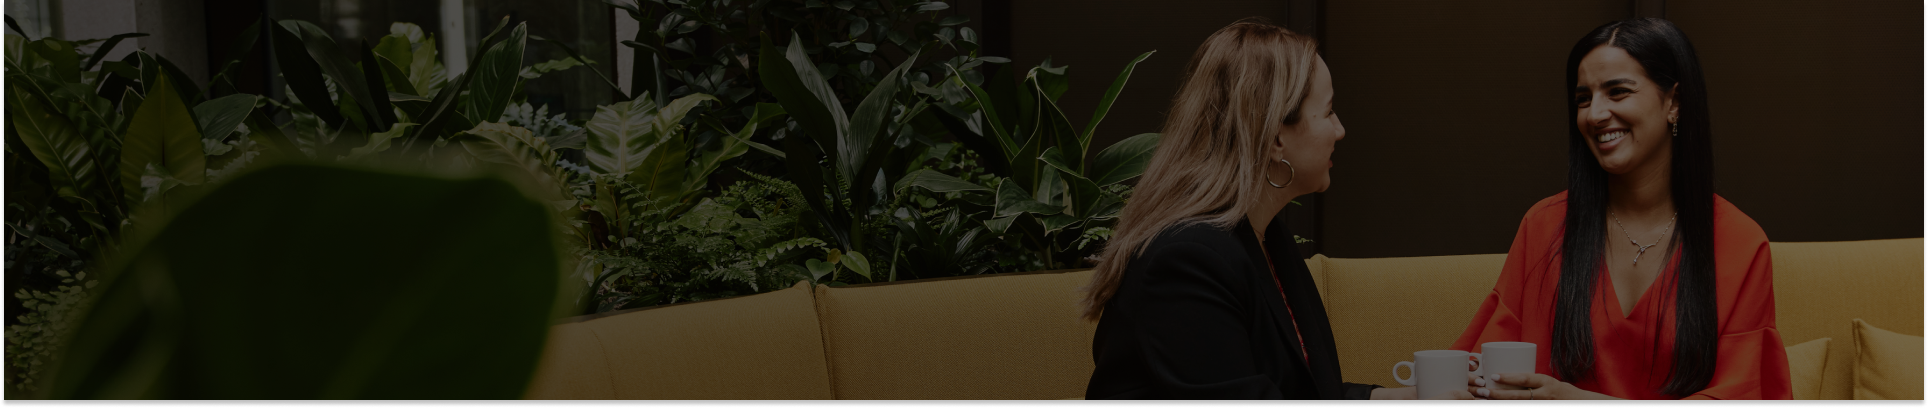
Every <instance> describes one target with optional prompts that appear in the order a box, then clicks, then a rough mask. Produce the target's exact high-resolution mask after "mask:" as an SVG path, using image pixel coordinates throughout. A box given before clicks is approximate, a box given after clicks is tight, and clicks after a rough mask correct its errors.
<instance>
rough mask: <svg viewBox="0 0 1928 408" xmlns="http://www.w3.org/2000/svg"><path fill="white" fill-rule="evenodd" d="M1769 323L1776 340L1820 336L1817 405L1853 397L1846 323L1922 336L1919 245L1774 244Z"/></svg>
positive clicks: (1884, 242) (1907, 242)
mask: <svg viewBox="0 0 1928 408" xmlns="http://www.w3.org/2000/svg"><path fill="white" fill-rule="evenodd" d="M1768 245H1769V246H1770V248H1771V249H1772V251H1773V256H1774V319H1775V325H1776V328H1777V329H1779V330H1780V332H1781V342H1782V343H1786V344H1788V345H1795V344H1801V343H1803V342H1807V341H1809V340H1814V339H1818V338H1823V337H1829V338H1833V339H1835V341H1834V342H1833V343H1832V344H1831V345H1829V346H1828V359H1827V368H1826V370H1827V372H1826V373H1825V374H1824V375H1822V377H1821V378H1822V381H1823V383H1822V385H1821V398H1822V399H1853V398H1854V383H1853V377H1854V375H1853V372H1854V371H1853V368H1854V364H1853V362H1854V357H1855V356H1854V346H1853V344H1852V342H1847V341H1841V339H1852V338H1854V330H1853V327H1854V325H1853V321H1854V319H1861V320H1864V321H1867V322H1868V324H1872V325H1875V326H1876V327H1880V328H1883V329H1887V330H1889V331H1893V332H1895V333H1901V334H1906V335H1911V336H1919V335H1921V334H1922V313H1921V305H1922V296H1921V290H1922V239H1921V238H1912V239H1885V240H1876V241H1845V242H1775V243H1770V244H1768Z"/></svg>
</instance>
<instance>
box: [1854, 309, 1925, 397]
mask: <svg viewBox="0 0 1928 408" xmlns="http://www.w3.org/2000/svg"><path fill="white" fill-rule="evenodd" d="M1921 346H1922V339H1921V336H1909V335H1906V334H1900V333H1895V332H1891V331H1887V330H1882V329H1880V328H1877V327H1874V326H1873V325H1870V324H1868V322H1864V321H1861V319H1854V350H1855V351H1854V399H1858V400H1918V399H1922V390H1921V385H1922V382H1921V381H1922V373H1921V369H1922V351H1921Z"/></svg>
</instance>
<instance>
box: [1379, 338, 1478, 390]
mask: <svg viewBox="0 0 1928 408" xmlns="http://www.w3.org/2000/svg"><path fill="white" fill-rule="evenodd" d="M1477 355H1479V354H1478V353H1468V352H1465V351H1460V350H1426V351H1415V352H1413V361H1401V362H1399V363H1398V364H1393V365H1392V379H1393V380H1394V381H1398V382H1399V383H1400V384H1403V385H1408V386H1414V387H1419V393H1418V394H1417V396H1418V398H1419V399H1428V398H1438V397H1439V396H1441V395H1445V394H1446V393H1447V392H1450V391H1452V390H1454V389H1460V390H1464V389H1466V373H1469V372H1474V371H1475V370H1477V369H1478V366H1477V365H1476V363H1474V362H1473V361H1472V360H1471V359H1470V358H1471V357H1473V356H1477ZM1400 366H1405V367H1406V368H1407V369H1409V370H1412V376H1411V377H1408V378H1399V367H1400Z"/></svg>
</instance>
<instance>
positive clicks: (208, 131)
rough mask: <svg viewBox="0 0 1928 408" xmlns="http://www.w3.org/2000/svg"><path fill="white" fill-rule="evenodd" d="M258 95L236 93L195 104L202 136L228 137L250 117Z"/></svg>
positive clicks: (215, 138)
mask: <svg viewBox="0 0 1928 408" xmlns="http://www.w3.org/2000/svg"><path fill="white" fill-rule="evenodd" d="M255 100H256V97H255V96H254V95H248V94H234V95H228V96H223V97H219V98H214V99H210V100H208V101H207V102H201V104H200V105H195V106H194V119H195V121H196V122H199V123H198V124H199V126H200V129H201V137H203V138H207V139H214V140H221V139H226V138H227V137H228V134H230V133H234V129H235V128H236V127H239V126H240V125H241V122H242V121H245V120H247V119H248V114H249V113H253V112H254V102H255Z"/></svg>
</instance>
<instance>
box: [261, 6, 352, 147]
mask: <svg viewBox="0 0 1928 408" xmlns="http://www.w3.org/2000/svg"><path fill="white" fill-rule="evenodd" d="M296 23H297V22H295V21H282V22H279V23H277V24H270V27H269V28H268V45H270V47H269V50H270V51H272V52H273V53H274V57H275V62H276V64H275V65H276V66H277V67H280V69H281V77H282V79H283V80H284V81H285V82H286V83H287V84H288V89H289V90H291V91H293V92H294V97H295V98H296V99H299V100H300V101H301V104H302V105H305V106H307V107H308V110H309V111H311V112H314V114H315V117H317V118H320V119H321V121H322V122H327V123H328V125H329V126H341V125H342V123H345V122H344V121H345V120H346V118H343V117H341V110H340V109H337V108H336V107H335V102H334V101H333V100H332V99H330V97H329V94H328V83H327V82H326V80H325V79H323V78H322V76H321V64H317V63H315V59H314V58H312V57H309V56H308V46H307V45H306V44H303V43H302V40H301V34H300V33H301V26H300V25H299V24H296Z"/></svg>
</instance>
